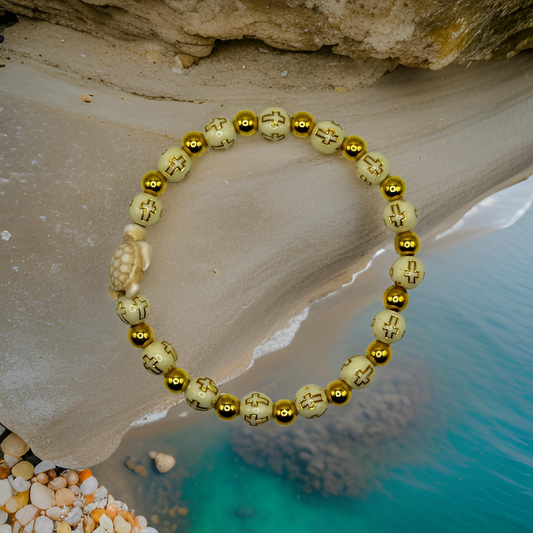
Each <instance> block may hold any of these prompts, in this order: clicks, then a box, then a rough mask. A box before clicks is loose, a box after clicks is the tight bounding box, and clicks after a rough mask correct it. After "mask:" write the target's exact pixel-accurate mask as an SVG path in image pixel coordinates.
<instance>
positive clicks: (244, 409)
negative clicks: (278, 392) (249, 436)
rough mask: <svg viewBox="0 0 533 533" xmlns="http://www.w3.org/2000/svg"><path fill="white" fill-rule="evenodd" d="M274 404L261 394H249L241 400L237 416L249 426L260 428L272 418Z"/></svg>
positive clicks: (255, 392)
mask: <svg viewBox="0 0 533 533" xmlns="http://www.w3.org/2000/svg"><path fill="white" fill-rule="evenodd" d="M273 406H274V402H273V401H272V400H271V399H270V398H269V397H268V396H267V395H266V394H263V393H262V392H257V391H254V392H251V393H250V394H247V395H246V396H245V397H244V398H243V399H242V400H241V406H240V411H239V414H240V415H241V418H242V419H243V420H244V421H245V422H247V423H248V424H250V426H260V425H262V424H265V423H266V422H268V421H269V420H270V419H271V418H272V407H273Z"/></svg>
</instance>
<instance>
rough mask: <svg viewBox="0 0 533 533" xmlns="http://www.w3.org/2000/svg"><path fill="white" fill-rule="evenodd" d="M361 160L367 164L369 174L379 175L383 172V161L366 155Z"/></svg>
mask: <svg viewBox="0 0 533 533" xmlns="http://www.w3.org/2000/svg"><path fill="white" fill-rule="evenodd" d="M363 161H364V162H365V163H366V164H367V165H368V167H367V171H368V173H369V174H375V175H376V176H381V174H382V172H383V161H382V160H381V159H374V158H373V157H371V156H369V155H367V156H366V157H365V158H364V159H363Z"/></svg>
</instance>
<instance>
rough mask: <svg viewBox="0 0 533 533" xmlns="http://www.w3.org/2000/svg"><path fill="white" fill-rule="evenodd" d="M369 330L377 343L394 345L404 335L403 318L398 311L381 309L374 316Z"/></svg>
mask: <svg viewBox="0 0 533 533" xmlns="http://www.w3.org/2000/svg"><path fill="white" fill-rule="evenodd" d="M370 328H371V329H372V333H373V334H374V337H376V339H377V340H378V341H381V342H385V343H386V344H394V343H395V342H398V341H399V340H400V339H402V338H403V336H404V335H405V329H406V324H405V318H404V317H403V316H402V315H401V313H399V312H398V311H392V310H391V309H383V310H382V311H380V312H379V313H377V314H376V316H374V318H373V319H372V323H371V324H370Z"/></svg>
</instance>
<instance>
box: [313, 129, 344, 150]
mask: <svg viewBox="0 0 533 533" xmlns="http://www.w3.org/2000/svg"><path fill="white" fill-rule="evenodd" d="M315 135H316V136H317V137H318V138H319V139H322V144H325V145H326V146H329V145H330V144H331V143H332V142H334V143H336V142H338V141H339V136H338V135H335V130H332V129H331V128H328V131H324V130H323V129H320V128H318V131H317V132H316V133H315Z"/></svg>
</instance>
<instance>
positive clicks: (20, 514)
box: [15, 503, 39, 526]
mask: <svg viewBox="0 0 533 533" xmlns="http://www.w3.org/2000/svg"><path fill="white" fill-rule="evenodd" d="M38 511H39V509H37V507H35V506H34V505H32V504H31V503H30V504H28V505H25V506H24V507H23V508H22V509H19V510H18V511H17V512H16V514H15V518H16V519H17V521H18V522H20V523H21V525H23V526H25V525H26V524H29V523H30V522H31V521H32V520H33V519H34V518H35V515H36V514H37V512H38Z"/></svg>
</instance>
